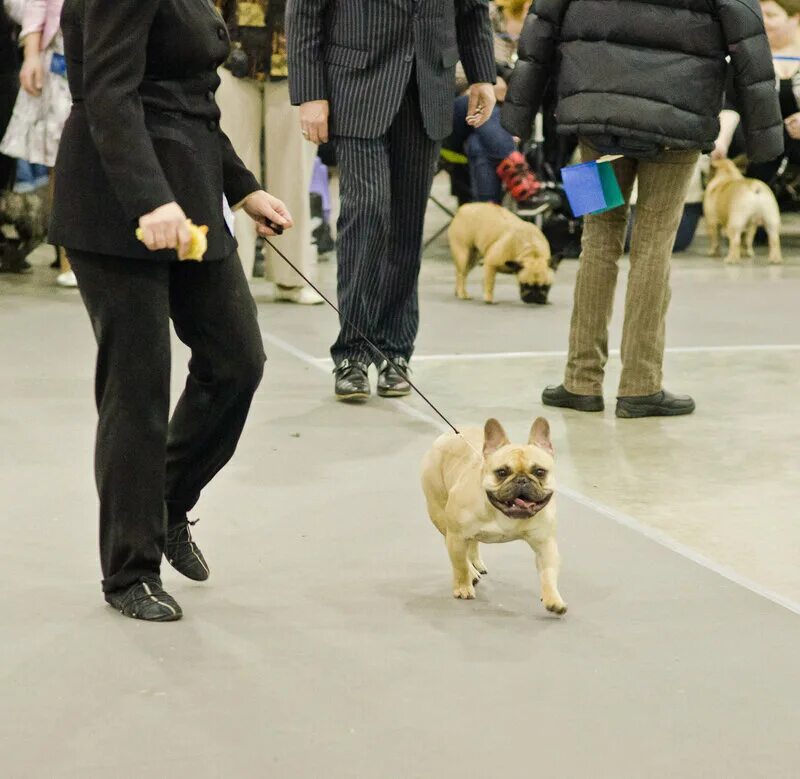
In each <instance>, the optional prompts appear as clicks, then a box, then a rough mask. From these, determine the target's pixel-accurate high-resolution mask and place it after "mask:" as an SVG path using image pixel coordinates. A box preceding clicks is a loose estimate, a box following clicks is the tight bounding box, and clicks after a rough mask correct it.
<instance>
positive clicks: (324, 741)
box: [0, 214, 800, 779]
mask: <svg viewBox="0 0 800 779" xmlns="http://www.w3.org/2000/svg"><path fill="white" fill-rule="evenodd" d="M438 218H440V217H439V215H435V214H434V215H432V217H431V223H430V224H429V225H428V231H429V232H431V231H434V230H435V228H436V219H438ZM790 227H791V226H790ZM787 232H788V234H787V236H786V237H785V241H784V253H785V255H786V264H785V265H783V266H780V267H770V266H767V265H766V264H765V258H764V250H761V252H760V253H759V256H758V257H757V259H756V261H755V262H754V263H753V262H745V263H744V264H743V265H742V266H740V267H730V266H725V265H723V264H722V263H721V262H720V261H717V260H711V259H708V258H707V257H705V256H704V254H703V252H704V251H705V243H704V241H703V240H702V239H700V238H699V239H698V240H697V243H696V246H695V247H694V249H693V252H692V253H689V254H686V255H681V256H679V257H677V258H676V259H675V262H674V268H673V277H672V278H673V298H672V306H671V310H670V316H669V324H668V349H667V356H666V386H667V387H668V388H669V389H672V390H673V391H675V392H687V393H691V394H692V395H693V396H694V397H695V399H696V401H697V412H696V414H695V415H694V416H690V417H685V418H676V419H660V420H659V419H645V420H617V419H616V418H615V417H614V395H615V389H616V384H615V383H616V381H617V380H618V376H619V354H618V352H614V354H613V355H612V358H611V360H610V365H609V372H608V376H607V383H606V406H607V408H606V411H605V412H604V413H602V414H593V415H582V414H579V413H577V412H571V411H559V410H553V409H545V408H543V406H542V405H541V402H540V394H541V390H542V389H543V387H544V386H545V385H547V384H550V383H559V382H560V381H561V378H562V371H563V365H564V359H565V354H564V349H565V347H566V342H567V333H568V328H569V320H570V309H571V302H572V289H573V285H574V280H575V273H576V269H577V261H574V260H567V261H564V262H563V264H562V265H561V268H560V270H559V272H558V276H557V280H556V284H555V286H554V287H553V289H552V291H551V296H550V304H549V305H547V306H527V305H524V304H523V303H521V302H520V301H519V299H518V293H517V290H516V288H515V284H514V279H513V278H510V277H503V278H500V279H499V280H498V287H497V294H496V298H497V301H498V303H497V305H495V306H491V307H490V306H486V305H484V304H483V303H481V302H478V300H474V301H469V302H463V301H458V300H456V298H455V297H454V295H453V287H454V274H453V268H452V265H451V264H450V262H449V258H448V251H447V246H446V242H445V241H444V240H443V239H442V240H438V241H436V242H435V243H434V245H433V246H432V247H431V248H430V250H429V251H428V252H427V254H426V258H425V261H424V264H423V272H422V278H421V286H420V289H421V311H422V325H421V333H420V338H419V343H418V351H417V355H416V357H415V359H414V360H413V362H412V367H413V369H414V377H415V379H416V381H417V382H418V384H419V386H420V387H421V388H422V389H423V391H424V392H426V393H427V394H428V395H429V397H430V398H431V400H433V401H434V402H435V403H436V404H438V405H439V406H440V407H441V409H442V410H443V411H444V412H445V413H446V414H447V415H448V416H449V417H450V418H451V419H452V420H453V421H454V422H455V423H456V424H457V425H459V426H467V425H473V424H478V425H482V424H483V422H484V421H485V420H486V419H487V418H488V417H497V418H498V419H499V420H500V421H501V422H502V423H503V425H504V426H505V427H506V430H507V431H508V432H509V434H510V436H511V437H512V439H513V440H516V441H520V440H524V438H525V437H526V436H527V431H528V429H529V428H530V425H531V422H532V421H533V419H534V418H535V417H536V416H538V415H544V416H546V417H547V418H548V419H549V421H550V423H551V426H552V433H553V441H554V445H555V448H556V458H557V459H556V472H557V478H558V483H559V492H560V494H559V498H558V518H559V544H560V549H561V554H562V557H563V568H562V573H561V578H560V590H561V593H562V595H563V596H564V598H565V600H566V601H567V602H568V603H569V612H568V613H567V614H566V616H565V617H563V618H558V617H554V616H551V615H549V614H547V612H545V610H544V609H543V608H542V605H541V604H540V603H539V588H538V581H537V576H536V571H535V566H534V560H533V555H532V553H531V551H530V549H529V548H528V547H527V546H525V545H524V544H521V543H517V544H508V545H504V546H484V547H483V556H484V559H485V560H486V563H487V565H488V568H489V576H488V577H487V578H486V579H485V580H484V581H483V582H482V583H481V584H480V586H479V588H478V596H477V599H476V600H474V601H469V602H463V601H456V600H454V599H453V597H452V592H451V580H450V565H449V561H448V558H447V553H446V551H445V548H444V544H443V543H442V539H441V537H440V536H439V534H438V533H437V532H436V530H435V529H434V527H433V526H432V524H431V523H430V521H429V519H428V517H427V515H426V512H425V506H424V501H423V496H422V491H421V489H420V483H419V477H420V461H421V459H422V456H423V454H424V453H425V451H426V450H427V449H428V447H429V446H430V445H431V443H432V442H433V440H434V438H435V437H436V436H437V435H438V433H439V430H440V425H439V423H438V422H437V420H436V418H435V416H434V414H433V413H432V412H431V411H430V409H429V408H428V407H427V406H426V405H425V404H424V403H423V402H422V401H421V400H420V399H419V398H417V397H413V398H410V399H407V400H398V401H387V400H380V399H378V398H374V397H373V399H372V400H371V401H370V402H369V403H368V404H366V405H365V406H362V407H350V406H346V405H342V404H338V403H336V402H335V401H334V399H333V395H332V390H333V377H332V376H331V364H330V361H329V359H328V357H327V349H328V346H329V344H330V342H331V341H332V339H333V337H334V335H335V331H336V326H337V320H336V317H335V315H334V314H333V312H332V311H330V310H329V309H328V308H327V307H323V306H317V307H314V308H306V307H299V306H291V305H283V306H279V305H275V304H273V303H272V292H271V285H268V284H266V283H265V282H264V281H263V280H262V279H258V280H254V281H253V282H252V291H253V294H254V296H255V298H256V300H257V302H258V313H259V319H260V324H261V328H262V331H263V334H264V342H265V348H266V351H267V353H268V356H269V362H268V365H267V370H266V374H265V378H264V382H263V384H262V386H261V388H260V390H259V392H258V394H257V396H256V399H255V402H254V405H253V410H252V415H251V418H250V421H249V424H248V426H247V428H246V430H245V433H244V436H243V439H242V442H241V445H240V448H239V450H238V452H237V454H236V457H235V458H234V460H233V461H232V463H231V464H230V465H229V466H228V467H227V468H226V469H225V470H224V471H223V473H222V474H220V476H219V477H218V478H217V479H216V480H215V481H214V483H213V484H212V486H211V487H210V488H209V489H208V490H207V492H206V494H205V495H204V496H203V499H202V501H201V503H200V505H199V506H198V508H197V511H196V512H194V515H193V516H195V517H198V516H199V517H202V520H203V521H202V522H201V523H200V525H199V526H198V527H197V528H196V529H195V538H196V540H197V541H198V543H199V544H200V546H201V547H202V549H203V551H204V553H205V555H206V558H207V559H208V562H209V565H210V567H211V571H212V576H211V579H210V580H209V581H208V582H207V583H204V584H195V583H192V582H190V581H188V580H186V579H182V578H181V577H180V576H179V575H178V574H177V573H176V572H174V571H173V570H172V569H171V568H170V567H169V566H167V565H166V564H165V566H164V570H163V578H164V585H165V587H166V589H167V590H168V591H169V592H171V593H172V594H173V595H174V596H175V597H176V599H177V600H178V602H179V603H180V604H181V605H182V606H183V608H184V612H185V617H184V619H183V620H182V621H181V622H177V623H174V624H169V625H153V624H145V623H141V622H136V621H133V620H127V619H124V618H122V617H121V616H120V615H118V614H116V613H114V612H113V611H112V610H111V609H110V607H108V606H106V605H104V603H103V601H102V597H101V593H100V587H99V565H98V557H97V519H96V513H97V509H96V505H97V502H96V497H95V492H94V484H93V471H92V446H93V436H94V427H95V410H94V407H93V400H92V376H93V358H94V342H93V338H92V333H91V330H90V327H89V322H88V318H87V316H86V314H85V311H84V309H83V306H82V304H81V301H80V297H79V294H78V293H77V292H76V291H72V290H63V289H58V288H56V286H55V283H54V281H55V273H56V272H55V271H50V270H49V269H48V267H47V266H48V264H49V262H50V260H51V259H52V254H51V252H50V250H48V249H44V248H43V249H40V250H38V251H37V253H36V255H35V256H34V258H33V261H34V263H35V264H36V267H35V269H34V273H33V274H29V275H28V276H25V277H10V276H2V277H0V365H2V371H1V372H0V388H2V396H3V398H4V402H3V404H2V407H0V440H2V447H1V448H0V462H2V470H0V495H2V513H0V560H1V561H2V565H1V567H0V571H1V572H2V573H0V576H2V600H1V601H0V604H1V605H2V608H0V636H2V643H1V644H0V647H1V648H0V660H2V662H1V663H0V674H1V675H2V683H1V684H2V686H1V687H0V699H2V702H3V703H2V719H1V720H0V774H2V776H3V777H9V779H11V778H13V779H17V778H19V779H22V778H25V779H27V778H28V777H37V778H38V777H42V778H43V779H44V778H47V779H51V778H52V777H59V778H60V777H80V779H94V777H98V779H99V778H100V777H108V776H113V777H115V778H116V779H128V778H130V779H141V778H142V777H179V778H182V777H192V778H193V779H196V778H204V777H226V779H227V778H228V777H267V778H269V779H415V778H417V777H418V778H419V779H495V777H497V778H498V779H499V778H500V777H503V779H529V777H542V778H543V779H544V778H545V777H548V778H549V777H563V778H564V779H572V778H573V777H574V778H575V779H584V778H586V779H594V778H595V777H599V778H601V779H605V778H606V777H608V778H609V779H612V778H613V779H628V778H629V777H630V779H643V778H644V777H658V778H660V777H679V778H684V777H685V778H692V779H694V778H695V777H698V778H699V777H703V778H704V779H705V778H707V777H714V778H719V779H734V778H736V779H738V778H739V777H741V779H753V778H754V777H769V778H770V779H772V778H777V777H786V778H787V779H788V778H789V777H797V776H800V670H798V667H799V666H800V663H799V662H798V648H799V647H800V564H799V563H800V522H799V521H798V520H800V509H798V506H800V478H798V473H800V424H798V410H797V409H798V404H797V391H798V386H800V306H798V301H800V260H799V259H798V258H799V257H800V237H798V236H796V235H794V234H792V233H791V230H788V231H787ZM695 250H696V251H695ZM626 271H627V260H625V261H624V262H623V266H622V271H621V273H620V284H619V298H618V301H617V305H616V308H615V317H614V323H613V327H612V336H611V343H612V346H614V347H618V346H619V340H620V321H621V313H622V301H623V294H624V289H625V277H626ZM479 276H480V272H479V271H477V272H475V273H474V274H473V276H472V277H471V279H470V286H471V289H472V291H473V293H474V294H475V295H476V296H479V292H480V278H479ZM319 278H320V284H321V285H322V288H323V289H324V290H325V291H326V292H327V293H329V294H333V293H334V290H335V266H334V264H333V260H331V261H329V262H327V263H324V264H322V265H320V268H319ZM231 348H235V344H232V345H231ZM186 362H187V352H186V350H185V348H184V347H183V346H182V345H180V344H179V343H178V342H177V341H176V342H175V351H174V366H175V369H174V376H173V381H174V383H173V387H174V394H175V397H177V393H178V392H179V390H180V388H181V386H182V382H183V379H184V376H185V374H184V370H185V366H186Z"/></svg>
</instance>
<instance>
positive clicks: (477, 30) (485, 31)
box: [456, 0, 497, 84]
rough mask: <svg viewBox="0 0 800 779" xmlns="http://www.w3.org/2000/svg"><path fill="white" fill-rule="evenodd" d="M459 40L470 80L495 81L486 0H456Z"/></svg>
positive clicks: (459, 46)
mask: <svg viewBox="0 0 800 779" xmlns="http://www.w3.org/2000/svg"><path fill="white" fill-rule="evenodd" d="M456 40H457V42H458V54H459V57H460V59H461V64H462V66H463V68H464V73H465V74H466V76H467V80H468V81H469V83H470V84H479V83H488V84H494V83H495V81H497V66H496V65H495V61H494V37H493V35H492V25H491V24H490V23H489V5H488V3H487V2H486V0H456Z"/></svg>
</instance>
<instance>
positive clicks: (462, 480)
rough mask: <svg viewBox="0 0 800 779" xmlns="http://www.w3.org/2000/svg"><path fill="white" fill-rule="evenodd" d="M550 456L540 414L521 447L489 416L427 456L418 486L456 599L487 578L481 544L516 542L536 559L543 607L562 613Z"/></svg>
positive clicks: (441, 440) (469, 594)
mask: <svg viewBox="0 0 800 779" xmlns="http://www.w3.org/2000/svg"><path fill="white" fill-rule="evenodd" d="M479 452H482V453H483V456H482V457H481V456H480V455H479V454H478V453H479ZM553 454H554V453H553V444H552V443H551V441H550V425H549V424H548V422H547V420H545V419H542V418H541V417H540V418H539V419H537V420H536V421H535V422H534V423H533V427H532V428H531V431H530V436H529V440H528V443H527V445H523V446H517V445H513V444H511V443H510V442H509V440H508V436H507V435H506V433H505V430H503V427H502V425H501V424H500V423H499V422H498V421H497V420H496V419H490V420H489V421H488V422H487V423H486V425H485V427H484V429H483V430H481V429H480V428H473V429H470V430H465V431H463V433H462V434H461V435H456V434H455V433H448V434H445V435H443V436H441V437H440V438H439V439H438V440H437V441H436V442H435V443H434V445H433V448H432V449H431V450H430V451H429V452H428V453H427V455H426V456H425V460H424V461H423V468H422V487H423V491H424V492H425V498H426V500H427V504H428V513H429V514H430V518H431V521H432V522H433V524H434V525H435V526H436V527H437V529H438V530H439V532H441V533H442V535H443V536H444V537H445V543H446V546H447V551H448V553H449V555H450V562H451V564H452V566H453V595H454V596H455V597H456V598H462V599H466V600H469V599H472V598H474V597H475V585H476V584H477V583H478V582H479V581H480V580H481V577H482V576H484V575H486V573H487V571H486V566H485V565H484V564H483V560H482V559H481V555H480V548H479V547H480V544H482V543H484V544H501V543H506V542H507V541H517V540H521V541H525V542H526V543H527V544H529V545H530V546H531V548H532V549H533V551H534V553H535V554H536V567H537V569H538V571H539V579H540V584H541V599H542V603H544V606H545V608H546V609H547V610H548V611H550V612H553V613H554V614H564V613H566V611H567V604H566V603H564V601H563V599H562V598H561V595H560V594H559V592H558V572H559V566H560V558H559V554H558V545H557V543H556V505H555V479H554V476H553V465H554V461H553Z"/></svg>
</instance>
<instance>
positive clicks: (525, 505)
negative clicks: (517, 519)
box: [514, 498, 535, 509]
mask: <svg viewBox="0 0 800 779" xmlns="http://www.w3.org/2000/svg"><path fill="white" fill-rule="evenodd" d="M534 503H535V501H533V500H531V501H527V500H523V499H522V498H517V499H516V500H515V501H514V505H515V506H516V507H517V508H518V509H530V508H533V505H534Z"/></svg>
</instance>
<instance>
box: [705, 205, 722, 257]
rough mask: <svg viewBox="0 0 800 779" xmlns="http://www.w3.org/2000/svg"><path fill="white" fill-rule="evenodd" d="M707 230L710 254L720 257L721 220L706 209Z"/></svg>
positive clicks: (710, 255)
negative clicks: (718, 220)
mask: <svg viewBox="0 0 800 779" xmlns="http://www.w3.org/2000/svg"><path fill="white" fill-rule="evenodd" d="M705 218H706V232H707V233H708V244H709V245H708V256H709V257H719V255H720V251H719V222H717V220H716V218H715V217H714V215H713V214H711V213H710V212H708V211H706V214H705Z"/></svg>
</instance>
